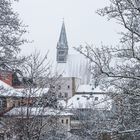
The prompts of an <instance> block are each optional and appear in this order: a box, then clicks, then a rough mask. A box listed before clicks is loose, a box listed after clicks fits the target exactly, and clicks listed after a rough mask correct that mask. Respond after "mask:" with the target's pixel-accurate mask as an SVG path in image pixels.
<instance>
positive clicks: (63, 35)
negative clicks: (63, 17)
mask: <svg viewBox="0 0 140 140" xmlns="http://www.w3.org/2000/svg"><path fill="white" fill-rule="evenodd" d="M58 44H59V47H68V42H67V36H66V29H65V23H64V21H63V23H62V28H61V33H60V37H59V41H58Z"/></svg>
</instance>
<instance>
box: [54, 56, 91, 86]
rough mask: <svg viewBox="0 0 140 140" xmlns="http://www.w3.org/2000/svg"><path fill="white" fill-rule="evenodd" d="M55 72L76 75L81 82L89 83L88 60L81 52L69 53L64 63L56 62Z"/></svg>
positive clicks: (70, 75) (64, 75)
mask: <svg viewBox="0 0 140 140" xmlns="http://www.w3.org/2000/svg"><path fill="white" fill-rule="evenodd" d="M56 73H58V74H61V75H63V77H77V78H80V79H81V81H82V83H86V84H87V83H89V77H90V72H89V64H88V60H87V59H86V58H85V57H84V56H83V55H81V54H71V55H70V54H69V55H68V57H67V62H66V63H57V64H56Z"/></svg>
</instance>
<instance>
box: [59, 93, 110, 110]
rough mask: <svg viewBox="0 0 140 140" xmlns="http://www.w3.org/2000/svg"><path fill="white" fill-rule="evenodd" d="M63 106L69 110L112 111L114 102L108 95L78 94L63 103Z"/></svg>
mask: <svg viewBox="0 0 140 140" xmlns="http://www.w3.org/2000/svg"><path fill="white" fill-rule="evenodd" d="M61 105H62V106H63V107H66V108H68V109H72V108H73V109H83V108H93V109H99V110H110V109H111V108H112V100H111V98H110V97H109V96H107V95H106V94H92V95H90V94H77V95H74V96H73V97H71V98H70V99H69V100H68V101H67V103H65V104H64V103H63V102H61Z"/></svg>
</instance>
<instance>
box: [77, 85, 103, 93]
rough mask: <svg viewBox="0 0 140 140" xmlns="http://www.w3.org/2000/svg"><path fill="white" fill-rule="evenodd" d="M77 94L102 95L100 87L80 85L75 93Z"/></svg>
mask: <svg viewBox="0 0 140 140" xmlns="http://www.w3.org/2000/svg"><path fill="white" fill-rule="evenodd" d="M76 92H77V93H104V92H105V91H104V90H102V88H101V86H97V87H96V88H93V87H92V86H91V85H80V86H79V87H78V89H77V91H76Z"/></svg>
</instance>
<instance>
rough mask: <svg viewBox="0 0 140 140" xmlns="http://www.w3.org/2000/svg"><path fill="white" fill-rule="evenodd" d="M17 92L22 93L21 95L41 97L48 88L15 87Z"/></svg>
mask: <svg viewBox="0 0 140 140" xmlns="http://www.w3.org/2000/svg"><path fill="white" fill-rule="evenodd" d="M16 90H17V91H18V92H20V93H22V94H21V96H23V97H29V96H30V97H41V96H43V95H44V94H46V93H48V91H49V88H31V89H28V88H27V89H26V88H25V89H24V88H23V89H16Z"/></svg>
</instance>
